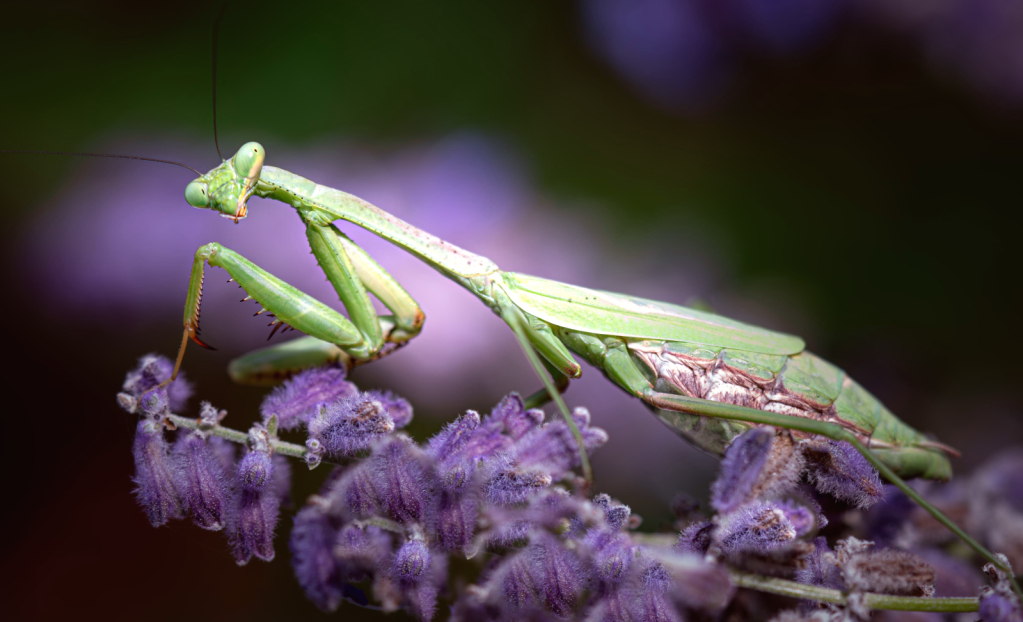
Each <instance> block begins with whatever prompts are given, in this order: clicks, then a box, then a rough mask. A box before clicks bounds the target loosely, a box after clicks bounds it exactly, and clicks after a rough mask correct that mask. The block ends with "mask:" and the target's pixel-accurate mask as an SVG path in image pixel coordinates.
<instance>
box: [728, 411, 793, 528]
mask: <svg viewBox="0 0 1023 622" xmlns="http://www.w3.org/2000/svg"><path fill="white" fill-rule="evenodd" d="M802 471H803V460H802V454H801V452H800V451H799V447H798V445H796V443H795V441H794V440H793V439H792V436H791V435H790V434H788V433H785V432H782V433H777V432H776V431H775V430H774V428H770V427H758V428H751V429H749V430H747V431H746V432H743V433H742V434H740V435H739V436H738V437H736V438H735V440H733V441H732V443H731V445H729V446H728V449H727V450H726V451H725V457H724V459H723V460H722V461H721V474H720V475H719V476H718V479H717V480H716V481H715V482H714V485H713V487H712V488H711V501H710V503H711V505H712V506H713V507H714V509H716V510H717V511H718V512H721V513H728V512H731V511H733V510H735V509H736V508H738V507H740V506H742V505H745V504H747V503H750V502H751V501H753V500H754V499H765V498H773V497H777V496H780V495H782V494H784V493H786V492H788V491H789V490H792V489H793V488H795V486H796V485H797V484H798V483H799V477H800V475H801V474H802Z"/></svg>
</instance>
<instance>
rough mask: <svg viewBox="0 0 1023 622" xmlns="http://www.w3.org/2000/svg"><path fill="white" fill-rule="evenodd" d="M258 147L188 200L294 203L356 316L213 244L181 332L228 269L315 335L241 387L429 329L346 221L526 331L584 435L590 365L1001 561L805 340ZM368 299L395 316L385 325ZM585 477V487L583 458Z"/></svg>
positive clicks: (275, 352) (936, 462)
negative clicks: (497, 246)
mask: <svg viewBox="0 0 1023 622" xmlns="http://www.w3.org/2000/svg"><path fill="white" fill-rule="evenodd" d="M265 159H266V152H265V150H264V149H263V147H262V145H260V144H259V143H255V142H250V143H246V144H245V145H243V146H242V147H241V149H239V150H238V152H237V153H236V154H235V155H234V156H233V157H232V158H230V159H228V160H225V161H224V162H223V163H222V164H221V165H220V166H218V167H216V168H214V169H213V170H211V171H210V172H208V173H206V174H205V175H201V176H200V177H199V178H198V179H195V180H194V181H192V182H191V183H189V184H188V186H187V187H186V189H185V199H186V201H187V202H188V203H189V204H190V205H192V206H194V207H197V208H203V209H210V210H214V211H217V212H220V214H221V215H222V216H224V217H227V218H230V219H232V220H234V221H235V222H238V221H240V220H241V219H243V218H245V217H247V215H248V206H247V202H248V200H249V198H250V197H252V196H258V197H262V198H267V199H273V200H277V201H280V202H282V203H286V204H288V205H290V206H292V207H293V208H295V210H296V211H297V213H298V215H299V217H300V218H301V220H302V222H303V223H304V224H305V226H306V234H307V237H308V239H309V244H310V247H311V249H312V253H313V255H314V256H315V257H316V260H317V262H318V264H319V266H320V268H321V269H322V270H323V271H324V273H325V274H326V276H327V279H328V280H329V281H330V283H331V284H332V285H333V287H334V289H335V291H336V292H337V294H338V297H339V298H340V300H341V302H342V303H343V304H344V305H345V307H346V308H347V310H348V314H349V317H345V316H344V315H342V314H341V313H339V312H337V311H336V310H334V309H332V308H331V307H329V306H327V305H325V304H324V303H322V302H320V301H318V300H316V299H315V298H313V297H311V296H309V295H308V294H305V293H303V292H301V291H299V290H298V289H297V288H295V287H293V286H291V285H289V284H287V283H285V282H284V281H282V280H281V279H279V278H277V277H275V276H273V275H272V274H270V273H268V272H266V271H265V270H263V269H262V268H260V267H259V266H257V265H255V264H254V263H252V262H251V261H249V260H247V259H246V258H244V257H242V256H241V255H240V254H238V253H236V252H235V251H232V250H230V249H228V248H226V247H224V246H222V245H220V244H218V243H216V242H214V243H210V244H206V245H204V246H202V247H200V248H199V249H198V250H197V251H196V253H195V258H194V261H193V264H192V272H191V278H190V281H189V287H188V294H187V297H186V303H185V311H184V333H183V336H182V341H181V347H180V349H179V352H178V357H177V361H176V365H175V374H176V373H177V369H178V368H179V367H180V364H181V361H182V357H183V356H184V352H185V348H186V346H187V344H188V341H189V340H190V339H191V340H193V341H195V342H197V343H199V344H200V345H202V346H204V347H209V346H206V344H204V343H203V342H202V341H201V340H200V338H199V310H200V304H201V300H202V288H203V280H204V274H205V266H206V264H209V265H211V266H216V267H220V268H223V269H224V270H226V271H227V272H228V274H229V275H230V276H231V280H233V281H235V282H237V283H238V284H239V285H240V286H241V287H242V288H243V289H244V290H245V291H246V293H247V296H246V299H250V298H251V299H253V300H255V301H257V302H258V303H259V304H260V305H261V307H262V308H261V310H260V312H259V313H263V312H267V313H268V314H270V315H272V316H273V317H274V321H273V323H272V324H273V325H274V330H275V331H276V330H277V329H280V328H282V327H284V328H285V330H287V329H288V328H293V329H296V330H299V331H301V332H303V333H305V334H306V335H307V336H306V337H303V338H300V339H295V340H293V341H290V342H287V343H285V344H282V345H278V346H272V347H269V348H264V349H261V350H257V351H255V352H253V353H250V354H247V355H244V356H242V357H240V358H237V359H235V360H234V361H232V362H231V364H230V367H229V373H230V375H231V376H232V378H234V379H235V380H236V381H239V382H243V383H263V382H267V381H273V380H275V379H280V378H282V377H285V376H287V375H289V374H291V373H294V372H295V371H297V370H299V369H301V368H304V367H310V366H314V365H321V364H326V363H329V362H336V361H342V362H344V364H345V365H346V366H348V367H351V366H355V365H359V364H363V363H365V362H369V361H372V360H375V359H377V358H379V357H381V356H384V355H386V354H388V353H390V352H391V351H393V350H394V349H396V348H398V347H400V346H402V345H404V344H406V343H408V342H409V340H411V339H412V338H414V337H415V336H416V335H417V334H419V332H420V331H421V330H422V327H423V322H424V319H425V316H424V314H423V312H422V311H421V309H420V308H419V306H418V305H417V304H416V303H415V301H414V300H413V299H412V297H411V296H410V295H409V294H408V293H407V292H406V291H405V290H404V289H403V288H402V287H401V286H400V285H399V284H398V283H397V281H395V280H394V279H393V278H392V277H391V276H390V275H389V274H388V273H387V272H386V271H385V270H384V269H383V268H382V267H381V266H380V265H379V264H378V263H377V262H376V261H374V260H373V258H372V257H370V256H369V255H368V254H367V253H366V252H365V251H363V250H362V249H361V248H360V247H359V246H357V245H356V244H355V243H354V242H352V241H351V240H350V239H349V238H348V237H347V236H345V235H344V234H343V233H342V232H341V231H340V230H339V229H338V228H337V227H336V226H335V225H334V224H333V223H334V222H335V221H338V220H345V221H348V222H350V223H353V224H355V225H358V226H359V227H362V228H364V229H366V230H368V231H370V232H372V233H374V234H376V235H377V236H379V237H381V238H383V239H384V240H387V241H388V242H390V243H392V244H395V245H397V246H399V247H401V248H403V249H404V250H406V251H408V252H410V253H412V254H413V255H415V256H416V257H418V258H419V259H421V260H422V261H424V262H426V263H427V264H429V265H430V266H432V267H433V268H434V269H436V270H438V271H439V272H440V273H441V274H443V275H444V276H446V277H448V278H449V279H451V280H452V281H454V282H455V283H457V284H459V285H461V286H462V287H464V288H465V289H467V290H469V291H470V292H472V293H473V294H474V295H476V297H477V298H479V299H480V301H482V302H483V303H484V304H485V305H487V306H488V307H489V308H490V309H491V310H493V311H494V313H495V314H497V315H498V316H499V317H500V318H501V319H502V320H504V321H505V322H506V323H507V324H508V326H509V327H510V328H511V329H512V331H513V332H514V333H515V335H516V337H517V339H518V341H519V344H520V345H521V347H522V349H523V352H524V353H525V354H526V356H527V358H528V360H529V362H530V364H531V365H532V367H533V368H534V370H535V371H536V373H537V375H538V376H539V377H540V379H541V381H542V382H543V384H544V387H545V388H544V390H542V391H541V392H539V393H537V394H534V396H532V397H531V398H530V400H529V401H530V403H531V404H534V405H536V404H540V403H543V402H544V401H546V400H547V399H550V400H553V401H554V402H555V403H556V404H557V407H558V409H559V410H560V411H561V413H562V414H563V415H564V416H565V417H566V420H567V421H568V422H569V425H570V426H572V428H573V432H574V434H576V438H577V440H579V433H578V430H577V429H575V427H574V424H573V423H572V420H571V418H570V417H569V416H568V409H567V407H566V405H565V403H564V401H563V399H562V397H561V391H562V390H563V389H564V388H565V387H566V386H567V384H568V381H569V380H570V379H573V378H578V377H579V376H580V375H581V373H582V367H581V366H580V364H579V363H578V362H577V361H576V359H575V356H579V357H581V358H582V359H584V360H585V361H587V362H588V363H590V364H591V365H593V366H595V367H597V368H598V369H599V370H601V371H602V372H603V373H604V375H605V376H606V377H607V378H608V379H609V380H611V381H612V382H614V383H615V384H617V385H618V386H619V387H621V388H622V389H624V390H625V391H626V392H628V393H629V394H630V395H633V396H635V397H637V398H639V399H640V400H642V401H643V402H645V403H646V404H647V405H648V406H649V407H650V408H651V409H652V410H653V411H654V413H655V414H656V415H657V416H658V417H659V418H660V419H661V421H663V422H664V423H665V424H667V425H668V427H670V428H671V429H672V430H674V431H675V432H676V433H678V434H679V435H680V436H682V437H683V438H685V439H686V440H687V441H689V442H690V443H693V444H694V445H696V446H697V447H700V448H701V449H704V450H706V451H709V452H712V453H717V454H721V453H723V451H724V449H725V448H726V447H727V446H728V444H729V443H730V442H731V440H732V439H733V438H735V437H736V436H737V435H738V434H740V433H741V432H742V431H744V430H746V429H748V428H749V427H750V426H753V425H771V426H776V427H779V428H786V429H789V430H791V431H792V432H793V433H794V434H795V435H796V436H797V437H807V436H814V435H819V436H824V437H827V438H830V439H833V440H836V441H844V442H848V443H851V444H852V445H853V446H854V447H855V448H856V449H857V450H858V451H859V452H860V453H861V454H862V455H863V456H864V457H865V458H866V459H867V460H868V461H869V462H870V463H871V464H873V465H874V466H875V467H876V468H877V469H878V470H879V471H880V473H881V474H882V475H883V476H884V477H885V478H887V479H888V480H889V481H891V482H892V483H893V484H895V485H896V486H898V487H899V488H900V489H901V490H902V491H903V492H904V493H906V494H907V495H908V496H910V497H911V498H913V499H914V500H915V501H916V502H917V503H919V504H920V505H922V506H923V507H924V508H925V509H926V510H927V511H928V512H930V513H931V514H932V515H933V516H934V517H935V518H936V519H937V520H939V521H940V522H941V523H942V524H944V525H945V526H946V527H948V528H949V529H951V530H952V531H953V532H954V533H956V535H958V536H959V537H960V538H962V539H963V540H964V541H965V542H966V543H967V544H968V545H970V546H971V547H972V548H973V549H974V550H976V551H977V552H978V553H980V554H981V555H982V556H983V557H984V558H986V559H987V560H988V561H991V562H992V563H995V564H996V565H998V566H999V567H1002V566H1004V563H1003V562H1002V561H1001V560H999V559H998V558H997V557H995V556H994V555H992V554H991V553H990V552H989V551H987V550H986V549H985V548H984V547H983V546H982V545H981V544H980V543H978V542H976V541H975V540H974V539H973V538H971V537H970V536H969V535H968V534H966V533H965V532H963V531H962V530H961V529H960V528H959V527H958V526H956V525H955V524H954V523H953V522H952V521H951V520H949V519H948V518H947V517H945V515H944V514H942V513H941V512H940V511H939V510H938V509H937V508H935V507H934V506H933V505H931V504H930V503H928V502H927V501H926V500H925V499H923V498H922V497H921V496H920V495H919V494H918V493H917V492H916V491H915V490H913V489H912V488H910V487H909V486H908V485H907V484H906V483H905V482H904V481H903V479H902V478H903V477H907V478H908V477H925V478H931V479H948V478H949V477H950V476H951V467H950V464H949V461H948V458H947V457H946V453H954V450H952V449H950V448H948V447H946V446H944V445H942V444H940V443H937V442H934V441H931V440H928V439H926V438H925V437H924V436H923V435H922V434H921V433H919V432H917V431H916V430H914V429H912V428H910V427H909V426H908V425H906V424H905V423H903V422H902V421H900V420H899V419H898V418H897V417H896V416H895V415H894V414H893V413H891V412H890V411H889V410H888V409H886V408H885V407H884V406H883V405H882V404H881V403H880V402H879V401H878V400H877V399H876V398H874V397H873V396H872V395H871V394H870V393H869V392H868V391H867V390H865V389H864V388H862V387H861V386H860V385H859V384H857V383H856V382H855V381H853V380H852V379H851V378H849V377H848V376H847V375H846V374H845V373H844V372H843V371H842V370H840V369H838V368H837V367H835V366H834V365H832V364H830V363H828V362H827V361H824V360H823V359H821V358H819V357H817V356H815V355H813V354H811V353H810V352H807V351H806V349H805V343H804V342H803V340H802V339H800V338H798V337H795V336H792V335H786V334H783V333H778V332H773V331H770V330H766V329H763V328H758V327H754V326H750V325H747V324H743V323H740V322H737V321H735V320H731V319H728V318H724V317H721V316H718V315H714V314H712V313H707V312H703V311H698V310H695V309H689V308H686V307H681V306H677V305H673V304H668V303H663V302H657V301H653V300H645V299H641V298H636V297H632V296H628V295H623V294H616V293H611V292H605V291H599V290H592V289H586V288H583V287H578V286H574V285H568V284H565V283H559V282H556V281H551V280H547V279H543V278H539V277H535V276H528V275H525V274H519V273H515V272H504V271H502V270H500V269H499V268H498V267H497V265H496V264H495V263H494V262H492V261H490V260H489V259H487V258H485V257H482V256H479V255H476V254H473V253H471V252H469V251H466V250H464V249H461V248H459V247H457V246H455V245H453V244H450V243H448V242H445V241H444V240H441V239H439V238H437V237H436V236H433V235H431V234H430V233H427V232H426V231H423V230H422V229H419V228H417V227H415V226H413V225H411V224H409V223H407V222H405V221H402V220H400V219H399V218H397V217H395V216H392V215H391V214H388V213H387V212H385V211H384V210H382V209H380V208H379V207H376V206H374V205H372V204H370V203H369V202H367V201H365V200H363V199H360V198H358V197H356V196H353V195H351V194H348V193H345V192H342V191H340V190H336V189H333V188H329V187H326V186H321V185H319V184H316V183H315V182H313V181H310V180H308V179H305V178H303V177H300V176H298V175H296V174H294V173H290V172H288V171H285V170H283V169H280V168H276V167H273V166H269V165H264V161H265ZM369 293H372V294H373V295H374V296H376V297H377V299H379V300H380V302H381V303H383V305H384V306H385V307H387V308H388V309H389V310H390V311H391V315H378V314H377V312H376V310H375V309H374V307H373V304H372V302H371V301H370V298H369ZM580 454H581V456H582V458H583V470H584V474H585V475H586V477H587V479H589V478H590V476H591V475H590V470H589V465H588V463H586V462H585V452H580Z"/></svg>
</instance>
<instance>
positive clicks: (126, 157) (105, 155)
mask: <svg viewBox="0 0 1023 622" xmlns="http://www.w3.org/2000/svg"><path fill="white" fill-rule="evenodd" d="M0 153H40V154H45V155H71V156H89V157H92V158H120V159H122V160H145V161H146V162H162V163H163V164H174V165H175V166H180V167H182V168H187V169H188V170H190V171H192V172H194V173H195V174H196V175H198V176H200V177H202V173H201V172H200V171H197V170H195V169H194V168H192V167H191V166H189V165H187V164H182V163H181V162H174V161H172V160H159V159H157V158H143V157H142V156H130V155H118V154H115V153H84V152H81V151H27V150H21V149H0Z"/></svg>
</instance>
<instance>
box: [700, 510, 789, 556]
mask: <svg viewBox="0 0 1023 622" xmlns="http://www.w3.org/2000/svg"><path fill="white" fill-rule="evenodd" d="M795 539H796V528H795V527H793V525H792V523H791V522H790V521H789V519H788V516H787V515H786V513H785V512H784V510H782V509H780V508H779V507H777V506H776V505H774V504H771V503H767V502H763V501H760V502H756V503H751V504H749V505H747V506H743V507H742V508H740V509H739V510H737V511H735V512H733V513H731V514H726V515H724V516H721V517H720V522H719V523H718V528H717V530H715V532H714V542H715V543H716V544H717V545H718V546H719V547H720V548H721V550H722V551H724V552H725V553H726V554H730V555H734V554H736V553H747V552H748V553H767V552H769V551H771V550H773V549H776V548H778V547H780V546H782V545H784V544H787V543H789V542H791V541H793V540H795Z"/></svg>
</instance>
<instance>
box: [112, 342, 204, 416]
mask: <svg viewBox="0 0 1023 622" xmlns="http://www.w3.org/2000/svg"><path fill="white" fill-rule="evenodd" d="M173 371H174V363H172V362H171V361H170V359H168V358H167V357H164V356H160V355H158V354H147V355H145V356H143V357H141V358H140V359H139V363H138V365H137V366H136V367H135V369H133V370H132V371H130V372H128V374H127V375H126V376H125V378H124V385H123V386H122V387H121V390H122V391H124V392H125V393H126V394H128V395H130V396H132V397H134V398H136V399H137V398H139V397H141V396H142V394H144V393H146V392H147V391H150V390H152V389H153V388H155V387H156V386H157V385H158V384H160V383H161V382H163V381H164V380H167V379H168V378H170V375H171V373H172V372H173ZM165 389H166V397H167V405H168V406H169V408H170V409H171V410H181V409H182V408H184V407H185V403H186V402H187V401H188V398H189V397H191V395H192V385H191V384H189V382H188V381H187V380H185V375H184V373H179V374H178V377H177V378H176V379H175V380H174V382H171V383H169V384H168V385H167V386H166V387H165Z"/></svg>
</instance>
